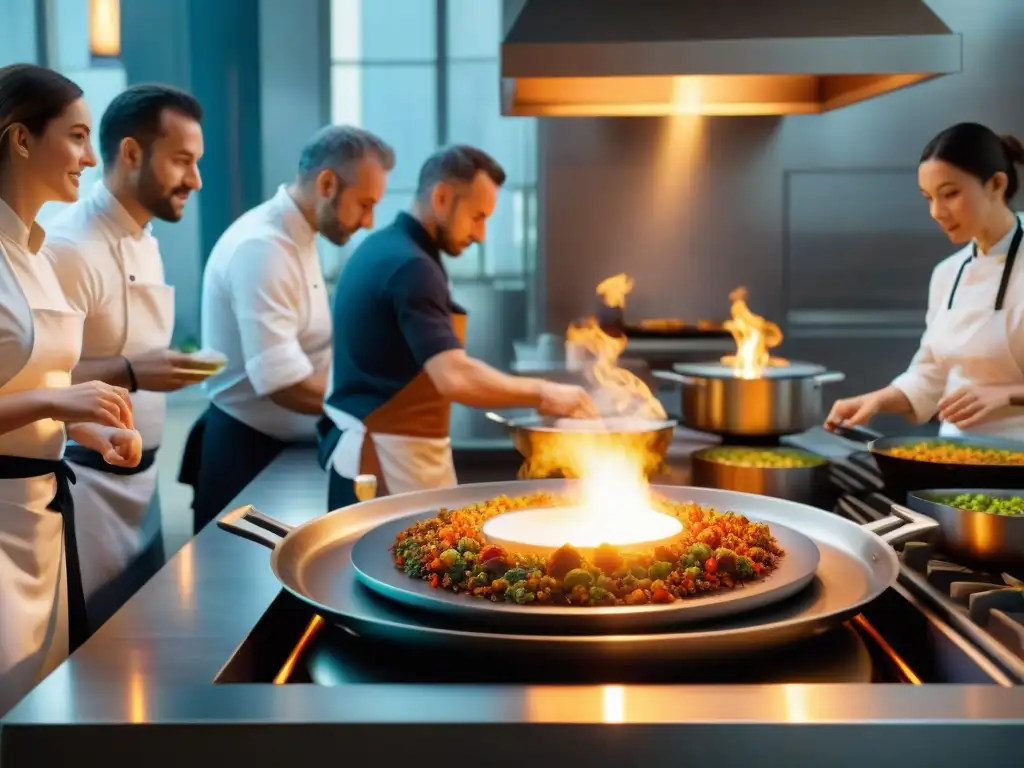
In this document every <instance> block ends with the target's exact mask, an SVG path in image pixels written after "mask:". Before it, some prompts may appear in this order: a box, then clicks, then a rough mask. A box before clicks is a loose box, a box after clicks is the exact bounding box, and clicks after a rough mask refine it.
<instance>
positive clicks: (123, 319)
mask: <svg viewBox="0 0 1024 768" xmlns="http://www.w3.org/2000/svg"><path fill="white" fill-rule="evenodd" d="M44 250H45V251H47V252H48V253H49V255H50V259H51V261H52V262H53V268H54V271H55V272H56V274H57V277H58V279H59V280H60V284H61V288H62V289H63V291H64V295H65V296H66V297H67V299H68V301H69V302H70V303H71V306H72V307H74V308H75V309H76V310H78V311H80V312H84V313H85V330H84V333H83V338H82V358H83V359H89V358H99V357H113V356H116V355H129V354H133V353H135V352H136V350H125V342H126V340H127V338H128V297H127V290H126V287H127V286H126V283H128V282H130V283H132V284H133V286H137V287H139V288H143V287H145V288H150V287H151V289H152V290H154V291H160V296H159V298H161V299H165V300H166V303H167V304H168V306H166V307H163V310H164V311H163V313H162V314H164V315H168V314H169V315H170V316H169V317H163V318H161V321H160V323H159V324H160V325H162V326H166V328H161V329H147V330H146V332H145V333H146V334H148V335H150V336H152V335H154V332H155V335H157V336H160V337H161V338H160V342H166V344H165V343H160V344H159V345H157V346H161V347H166V345H169V344H170V338H169V333H170V331H172V330H173V322H174V314H173V313H174V292H173V289H172V288H170V287H167V286H166V282H165V277H164V264H163V259H162V257H161V255H160V246H159V244H158V242H157V240H156V238H155V237H154V236H153V233H152V228H151V227H150V226H149V225H148V224H147V225H146V226H145V227H140V226H139V224H138V222H136V221H135V219H133V218H132V217H131V215H130V214H129V213H128V211H126V210H125V208H124V206H122V205H121V203H119V202H118V201H117V198H115V197H114V196H113V195H112V194H111V193H110V191H109V190H108V189H107V187H106V186H105V185H104V184H103V183H102V182H99V183H97V184H96V186H95V187H94V188H93V189H92V190H91V191H90V193H89V195H88V196H84V197H83V199H82V200H80V201H79V202H77V203H75V204H74V205H72V206H69V207H67V208H65V209H64V210H63V211H61V213H60V214H59V215H58V216H57V217H56V218H55V219H54V221H52V222H51V223H50V225H49V226H48V227H47V231H46V244H45V246H44ZM134 320H135V321H136V322H140V321H143V322H145V321H147V318H143V317H140V316H136V317H135V318H134ZM165 331H166V332H165ZM138 335H139V333H138V332H137V333H136V336H138ZM132 401H133V404H134V410H135V414H134V415H135V428H136V429H138V430H139V433H140V434H141V435H142V440H143V447H144V448H157V447H159V445H160V441H161V438H162V437H163V425H164V417H165V413H166V407H167V406H166V395H165V394H164V393H163V392H149V391H146V392H135V393H133V394H132Z"/></svg>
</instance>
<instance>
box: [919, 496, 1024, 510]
mask: <svg viewBox="0 0 1024 768" xmlns="http://www.w3.org/2000/svg"><path fill="white" fill-rule="evenodd" d="M936 501H938V502H939V503H940V504H945V505H946V506H949V507H958V508H960V509H966V510H970V511H971V512H984V513H986V514H989V515H1013V516H1016V515H1024V496H1006V497H999V496H989V495H987V494H984V493H961V494H959V495H958V496H944V497H942V498H940V499H936Z"/></svg>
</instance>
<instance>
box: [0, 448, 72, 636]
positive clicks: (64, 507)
mask: <svg viewBox="0 0 1024 768" xmlns="http://www.w3.org/2000/svg"><path fill="white" fill-rule="evenodd" d="M49 474H53V475H54V477H56V479H57V493H56V494H55V495H54V497H53V500H52V501H51V502H50V503H49V504H48V505H47V509H49V510H51V511H53V512H57V513H58V514H60V516H61V518H62V519H63V521H64V526H63V528H64V563H65V570H66V571H67V594H68V649H69V653H74V652H75V650H76V649H77V648H79V647H80V646H81V645H82V643H84V642H85V641H86V640H87V639H88V637H89V619H88V617H87V616H86V611H85V588H84V586H83V584H82V566H81V563H80V561H79V559H78V537H77V535H76V533H75V499H74V497H73V496H72V495H71V486H72V484H73V483H74V482H75V480H76V478H75V471H74V470H73V469H72V468H71V465H70V464H68V463H67V462H66V461H62V460H59V459H28V458H24V457H21V456H0V479H3V480H27V479H29V478H32V477H43V476H45V475H49Z"/></svg>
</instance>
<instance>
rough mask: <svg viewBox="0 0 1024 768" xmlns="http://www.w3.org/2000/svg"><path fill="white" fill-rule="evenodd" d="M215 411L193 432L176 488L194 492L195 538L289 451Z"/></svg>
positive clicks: (201, 419)
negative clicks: (184, 487)
mask: <svg viewBox="0 0 1024 768" xmlns="http://www.w3.org/2000/svg"><path fill="white" fill-rule="evenodd" d="M287 445H288V444H287V443H286V442H284V441H283V440H278V439H277V438H276V437H271V436H270V435H267V434H264V433H263V432H260V431H259V430H257V429H253V428H252V427H250V426H249V425H248V424H243V423H242V422H240V421H239V420H238V419H236V418H235V417H234V416H229V415H228V414H227V413H225V412H224V411H222V410H221V409H220V408H218V407H217V406H215V405H211V406H210V407H209V408H207V409H206V412H205V413H203V415H202V416H200V417H199V419H198V420H197V421H196V423H195V424H194V425H193V426H192V431H191V432H189V435H188V440H187V441H186V442H185V454H184V456H183V457H182V459H181V471H180V472H179V473H178V482H180V483H184V484H185V485H189V486H191V487H192V490H193V494H194V495H193V498H192V521H193V522H192V526H193V534H198V533H199V532H200V531H201V530H203V528H205V527H206V526H207V525H208V524H209V523H210V522H211V521H213V520H214V519H216V517H217V516H218V515H219V514H220V513H221V512H223V511H224V508H225V507H227V505H228V504H230V503H231V501H232V500H233V499H234V498H235V497H236V496H237V495H238V494H240V493H241V492H242V491H243V490H245V487H246V486H247V485H249V483H251V482H252V481H253V480H255V479H256V476H257V475H258V474H259V473H260V472H262V471H263V470H264V469H266V468H267V467H268V466H270V463H271V462H272V461H273V460H274V459H276V458H277V457H278V455H279V454H280V453H281V451H283V450H284V449H285V447H287Z"/></svg>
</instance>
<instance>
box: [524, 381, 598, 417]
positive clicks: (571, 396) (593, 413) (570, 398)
mask: <svg viewBox="0 0 1024 768" xmlns="http://www.w3.org/2000/svg"><path fill="white" fill-rule="evenodd" d="M537 410H539V411H540V412H541V413H543V414H544V415H545V416H560V417H565V418H571V419H596V418H597V417H598V415H599V414H598V412H597V406H595V405H594V401H593V400H591V399H590V395H588V394H587V390H585V389H583V387H577V386H575V385H573V384H556V383H554V382H551V381H546V382H544V384H543V385H542V386H541V390H540V407H539V408H538V409H537Z"/></svg>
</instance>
